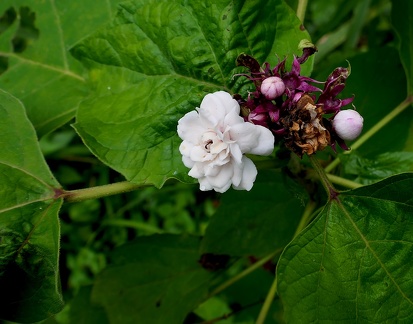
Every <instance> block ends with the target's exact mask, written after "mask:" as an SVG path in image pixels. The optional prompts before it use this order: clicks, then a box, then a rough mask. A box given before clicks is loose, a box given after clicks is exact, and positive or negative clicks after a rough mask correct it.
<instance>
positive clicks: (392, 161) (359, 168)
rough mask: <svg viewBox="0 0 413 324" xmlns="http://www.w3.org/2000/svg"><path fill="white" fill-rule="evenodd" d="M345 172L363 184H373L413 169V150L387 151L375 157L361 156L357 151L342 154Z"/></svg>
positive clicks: (341, 159)
mask: <svg viewBox="0 0 413 324" xmlns="http://www.w3.org/2000/svg"><path fill="white" fill-rule="evenodd" d="M340 161H341V162H342V163H343V164H344V173H345V174H347V175H351V176H353V177H355V179H354V181H356V182H359V183H361V184H365V185H366V184H372V183H374V182H377V181H379V180H383V179H385V178H387V177H390V176H392V175H395V174H398V173H402V172H409V171H413V152H391V153H390V152H386V153H382V154H379V155H377V156H376V157H375V158H374V159H368V158H365V157H363V156H360V155H359V154H358V153H357V152H354V153H352V154H340Z"/></svg>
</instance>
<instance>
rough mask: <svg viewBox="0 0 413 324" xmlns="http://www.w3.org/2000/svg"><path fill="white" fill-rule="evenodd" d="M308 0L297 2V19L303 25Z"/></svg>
mask: <svg viewBox="0 0 413 324" xmlns="http://www.w3.org/2000/svg"><path fill="white" fill-rule="evenodd" d="M307 3H308V0H299V1H298V6H297V17H298V18H299V19H300V20H301V22H302V23H304V17H305V12H306V10H307Z"/></svg>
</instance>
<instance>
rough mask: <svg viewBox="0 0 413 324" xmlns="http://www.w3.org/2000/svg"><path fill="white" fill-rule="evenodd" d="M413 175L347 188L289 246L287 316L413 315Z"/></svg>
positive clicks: (282, 290)
mask: <svg viewBox="0 0 413 324" xmlns="http://www.w3.org/2000/svg"><path fill="white" fill-rule="evenodd" d="M412 186H413V174H411V173H410V174H402V175H397V176H394V177H391V178H388V179H386V180H383V181H381V182H379V183H377V184H374V185H370V186H366V187H363V188H359V189H356V190H352V191H347V192H344V193H341V194H340V195H339V196H338V197H337V199H334V200H332V201H331V202H330V203H328V204H327V205H326V206H325V208H324V210H323V211H322V212H321V213H320V214H319V216H318V217H317V218H316V220H314V222H313V223H312V224H311V225H310V226H308V228H307V229H306V230H305V231H304V232H302V233H301V234H300V235H299V236H298V237H297V238H296V239H295V240H294V241H293V242H292V243H291V244H289V245H288V246H287V248H286V250H285V251H284V253H283V255H282V257H281V259H280V261H279V263H278V270H277V275H278V291H279V294H280V296H281V299H282V301H283V304H284V309H285V315H286V319H287V322H290V323H301V322H303V319H305V321H304V322H305V323H313V322H322V321H324V322H334V323H337V322H347V323H355V322H363V323H364V322H366V323H390V322H392V323H394V322H400V323H411V322H412V321H413V279H412V276H411V269H412V266H413V262H412V258H411V254H412V252H413V249H412V246H413V245H412V244H413V219H412V217H411V215H413V198H412V195H411V188H412Z"/></svg>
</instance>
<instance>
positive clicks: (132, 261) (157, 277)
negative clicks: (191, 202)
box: [92, 235, 214, 324]
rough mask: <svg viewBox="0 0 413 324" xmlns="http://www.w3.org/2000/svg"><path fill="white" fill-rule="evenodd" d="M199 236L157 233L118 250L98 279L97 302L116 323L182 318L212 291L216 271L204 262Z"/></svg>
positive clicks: (93, 298) (171, 321)
mask: <svg viewBox="0 0 413 324" xmlns="http://www.w3.org/2000/svg"><path fill="white" fill-rule="evenodd" d="M198 249H199V238H198V237H190V236H174V235H153V236H148V237H142V238H139V239H137V240H135V241H134V242H131V243H129V244H126V245H124V246H121V247H119V248H118V249H116V250H114V252H113V255H112V262H113V263H112V265H111V266H109V267H108V268H107V269H105V270H104V271H103V272H102V273H101V274H100V275H99V276H98V278H97V279H96V283H95V285H94V287H93V291H92V302H93V303H95V304H99V305H102V306H103V307H104V308H105V310H106V314H107V315H108V318H109V321H110V323H125V324H127V323H148V324H152V323H158V324H163V323H170V324H174V323H177V324H181V323H182V322H183V320H184V318H185V316H186V315H187V313H188V312H190V311H191V310H192V309H194V308H195V307H196V306H197V305H198V304H199V303H200V302H201V301H202V300H204V299H205V297H206V295H207V293H208V287H209V285H210V280H211V279H212V278H213V277H214V273H213V272H211V271H207V270H205V269H204V268H202V267H201V265H200V263H199V259H200V255H199V252H198Z"/></svg>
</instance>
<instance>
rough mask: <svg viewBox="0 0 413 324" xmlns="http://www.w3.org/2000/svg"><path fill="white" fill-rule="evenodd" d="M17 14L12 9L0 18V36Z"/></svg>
mask: <svg viewBox="0 0 413 324" xmlns="http://www.w3.org/2000/svg"><path fill="white" fill-rule="evenodd" d="M16 17H17V13H16V10H14V8H13V7H10V8H9V9H7V10H6V11H5V12H4V14H3V16H1V17H0V35H1V34H2V33H4V31H5V30H6V29H7V28H9V27H10V26H11V24H12V23H13V22H14V21H15V20H16Z"/></svg>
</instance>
